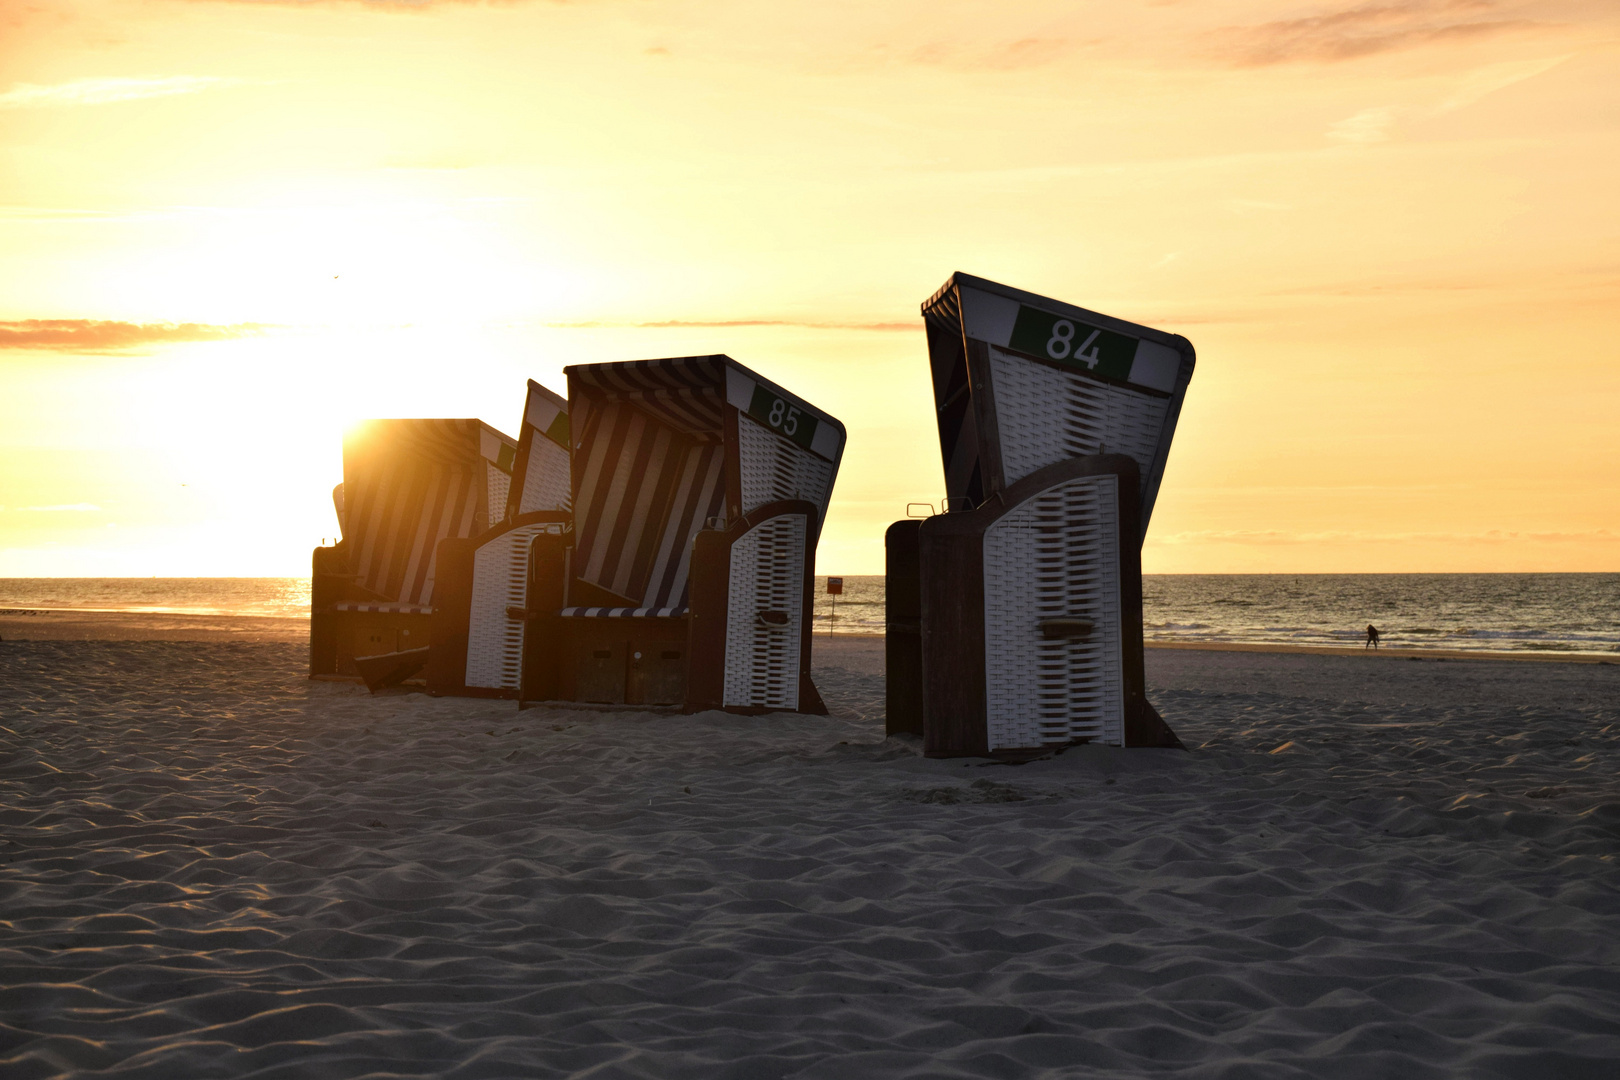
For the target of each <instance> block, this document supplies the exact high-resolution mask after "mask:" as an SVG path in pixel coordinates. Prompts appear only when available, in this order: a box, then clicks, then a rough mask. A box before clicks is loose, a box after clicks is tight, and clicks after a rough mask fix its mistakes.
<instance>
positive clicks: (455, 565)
mask: <svg viewBox="0 0 1620 1080" xmlns="http://www.w3.org/2000/svg"><path fill="white" fill-rule="evenodd" d="M550 524H559V525H562V526H563V527H564V529H568V528H571V527H572V525H573V515H572V514H569V513H568V512H567V511H566V510H534V511H531V512H529V513H527V514H519V515H518V516H517V517H515V518H513V519H512V520H510V521H505V522H502V523H501V524H499V525H497V526H495V527H494V528H493V529H489V530H488V531H486V532H484V533H483V534H481V535H479V536H473V537H451V538H449V539H445V540H441V541H439V547H438V554H437V559H436V562H435V567H434V575H435V576H434V580H433V615H432V617H431V618H432V630H431V637H430V644H431V645H432V647H433V651H432V653H431V654H430V655H429V657H428V663H427V686H428V693H430V694H434V695H436V696H454V697H485V698H515V697H517V696H518V695H519V692H518V691H517V690H505V689H501V688H498V687H488V686H468V685H467V638H468V634H469V632H470V629H471V624H472V588H473V568H474V565H475V559H476V558H477V555H478V549H479V548H481V547H483V546H484V545H485V544H487V543H489V542H491V541H493V540H497V539H499V538H500V537H502V536H504V535H505V534H507V533H509V532H511V531H512V530H513V529H517V528H521V527H523V526H526V525H550ZM529 606H530V607H533V606H534V605H533V603H532V601H530V602H529Z"/></svg>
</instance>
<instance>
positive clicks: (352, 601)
mask: <svg viewBox="0 0 1620 1080" xmlns="http://www.w3.org/2000/svg"><path fill="white" fill-rule="evenodd" d="M517 449H518V447H517V443H516V442H515V441H514V440H513V439H512V438H511V437H509V436H507V435H503V434H502V433H501V432H499V431H496V430H495V429H494V428H492V427H490V426H489V425H488V424H485V423H483V422H482V421H480V420H368V421H366V422H365V423H363V424H361V425H360V426H358V427H357V428H355V429H354V430H353V431H351V432H350V433H349V434H348V435H347V436H346V437H345V438H344V440H343V483H342V485H340V487H339V489H338V490H337V491H335V492H334V493H333V502H334V504H335V506H336V508H337V510H338V520H339V528H340V530H341V532H342V539H341V540H339V541H338V543H337V544H336V545H334V546H332V547H319V548H316V549H315V552H314V556H313V560H312V580H311V583H310V634H309V638H310V642H309V644H310V663H309V670H310V674H311V675H312V676H320V675H343V676H354V675H357V674H359V669H358V668H356V666H355V659H356V658H357V657H368V656H379V655H383V654H389V653H396V652H408V651H414V650H418V649H421V648H425V647H426V646H428V645H429V643H430V640H431V625H430V624H431V613H432V604H433V598H434V592H435V588H434V586H435V571H436V569H437V563H436V552H437V549H438V545H439V542H440V541H441V540H444V539H445V538H447V537H464V536H471V535H474V534H475V533H481V532H484V531H485V530H487V529H488V528H489V524H490V521H491V520H492V517H493V519H495V520H498V519H499V518H500V517H501V516H502V515H503V514H504V513H505V507H506V504H507V497H508V493H509V490H510V488H511V472H512V465H513V462H514V461H515V460H516V457H517Z"/></svg>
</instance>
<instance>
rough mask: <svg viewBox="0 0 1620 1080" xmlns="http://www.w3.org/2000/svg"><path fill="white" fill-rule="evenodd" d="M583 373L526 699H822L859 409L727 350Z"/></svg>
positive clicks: (535, 616)
mask: <svg viewBox="0 0 1620 1080" xmlns="http://www.w3.org/2000/svg"><path fill="white" fill-rule="evenodd" d="M567 375H568V401H569V408H570V411H571V415H570V424H571V427H572V429H573V437H574V445H573V463H572V467H573V491H574V528H573V532H572V533H571V534H568V535H558V536H549V535H547V536H541V537H538V538H537V539H536V541H535V543H534V547H533V552H534V554H533V560H532V563H531V570H530V573H531V578H530V587H529V616H530V625H529V633H528V636H527V638H526V641H525V648H524V660H523V692H522V699H523V700H525V701H542V700H562V701H578V702H599V703H604V704H626V705H678V706H681V707H683V708H684V709H686V710H687V711H695V710H698V709H707V708H724V709H730V710H734V711H744V712H767V711H772V710H787V711H799V712H817V713H824V712H825V711H826V709H825V706H823V704H822V702H821V698H820V695H819V694H818V693H817V692H816V688H815V685H814V684H813V683H812V682H811V680H810V644H811V642H810V627H811V614H812V610H811V588H812V583H813V577H812V575H813V573H814V569H813V568H814V566H815V551H816V543H817V540H818V538H819V536H820V532H821V525H822V521H823V519H824V517H825V515H826V511H827V502H828V499H829V498H830V497H831V495H832V488H833V481H834V478H835V477H836V476H837V473H838V462H839V459H840V458H841V456H842V454H843V449H844V443H845V433H844V427H843V425H842V424H840V423H839V422H838V421H837V420H835V419H833V418H832V417H831V416H829V415H828V414H826V413H825V412H822V411H821V410H819V409H817V408H815V407H814V406H812V405H810V404H809V403H808V402H806V401H804V400H803V399H802V398H799V397H798V396H796V395H794V394H791V393H789V392H788V391H786V390H784V389H782V388H781V387H779V386H776V385H775V384H773V383H771V382H768V381H767V380H765V379H763V378H761V377H760V376H759V375H756V374H755V373H754V372H752V371H750V370H748V369H747V368H745V367H743V366H742V365H741V364H739V363H737V362H736V361H735V360H733V359H731V358H730V357H727V356H719V355H716V356H686V357H675V358H671V359H664V360H639V361H632V362H627V363H615V364H585V365H579V366H575V367H570V368H568V369H567Z"/></svg>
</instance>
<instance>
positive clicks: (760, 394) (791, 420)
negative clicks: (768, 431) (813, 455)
mask: <svg viewBox="0 0 1620 1080" xmlns="http://www.w3.org/2000/svg"><path fill="white" fill-rule="evenodd" d="M748 415H749V416H752V417H753V418H754V419H755V420H758V421H759V422H760V423H762V424H764V425H765V426H766V427H769V428H773V429H775V430H776V431H779V432H781V433H782V434H783V435H786V436H787V437H788V438H790V439H792V440H793V441H794V442H796V443H798V444H799V445H800V446H802V447H804V448H805V449H806V450H808V449H810V444H811V443H812V442H814V441H815V438H816V424H817V423H819V421H818V420H817V419H816V418H815V417H813V416H811V415H810V414H809V413H807V412H805V411H804V410H803V409H801V408H800V407H799V406H797V405H795V404H793V403H792V402H789V401H787V400H786V399H784V398H779V397H777V396H776V395H775V394H773V393H771V392H770V391H769V390H767V389H765V388H764V387H763V386H758V385H756V386H755V387H754V399H753V400H752V401H750V402H749V403H748Z"/></svg>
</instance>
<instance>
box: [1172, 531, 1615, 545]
mask: <svg viewBox="0 0 1620 1080" xmlns="http://www.w3.org/2000/svg"><path fill="white" fill-rule="evenodd" d="M1425 542H1428V543H1445V544H1523V543H1542V544H1546V543H1575V544H1593V543H1599V544H1613V543H1620V533H1615V532H1613V531H1612V530H1609V529H1587V530H1581V531H1575V532H1553V531H1549V532H1535V531H1529V530H1525V531H1519V530H1513V529H1488V530H1486V531H1484V532H1472V533H1468V532H1361V531H1354V530H1348V529H1346V530H1328V531H1324V532H1309V533H1306V532H1299V533H1295V532H1283V531H1281V530H1277V529H1224V530H1221V529H1207V530H1195V531H1189V532H1180V533H1171V534H1169V535H1167V536H1155V537H1152V538H1151V539H1150V540H1149V541H1148V543H1149V544H1154V545H1166V546H1168V545H1173V544H1211V543H1214V544H1263V545H1273V544H1276V545H1288V544H1345V543H1349V544H1412V543H1425Z"/></svg>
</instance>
